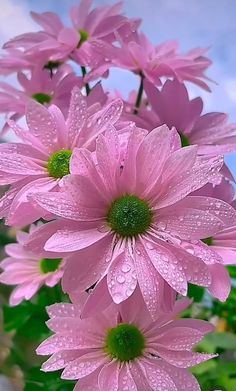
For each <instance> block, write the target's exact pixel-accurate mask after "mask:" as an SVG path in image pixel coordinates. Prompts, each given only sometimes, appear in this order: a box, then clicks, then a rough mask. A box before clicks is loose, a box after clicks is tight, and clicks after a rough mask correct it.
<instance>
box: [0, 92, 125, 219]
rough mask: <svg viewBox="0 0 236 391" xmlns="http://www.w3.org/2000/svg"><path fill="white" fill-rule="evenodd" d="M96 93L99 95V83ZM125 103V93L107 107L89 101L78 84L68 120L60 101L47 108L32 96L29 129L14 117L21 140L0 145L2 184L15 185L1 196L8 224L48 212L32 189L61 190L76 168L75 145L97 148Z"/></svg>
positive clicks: (0, 204)
mask: <svg viewBox="0 0 236 391" xmlns="http://www.w3.org/2000/svg"><path fill="white" fill-rule="evenodd" d="M94 93H95V97H96V98H97V92H96V89H95V91H94ZM91 95H92V93H91ZM102 99H103V96H102ZM88 102H92V96H90V97H89V100H88ZM122 107H123V105H122V101H121V100H120V99H117V100H115V101H113V102H111V103H109V104H108V105H107V106H106V107H105V108H104V109H102V110H101V107H100V105H99V104H98V103H97V104H95V105H91V106H90V107H87V100H86V98H85V97H83V95H82V94H81V92H80V90H79V89H78V88H77V87H75V88H74V89H73V91H72V98H71V103H70V108H69V114H68V118H67V120H66V121H65V119H64V116H63V114H62V112H61V111H60V110H59V108H58V107H56V106H54V105H52V106H50V107H49V108H46V107H44V106H43V105H41V104H39V103H38V102H35V101H33V100H32V101H31V102H30V103H29V105H28V110H27V113H26V121H27V124H28V127H29V130H28V131H25V130H23V129H22V128H20V127H19V126H18V125H16V124H15V123H14V122H13V121H10V122H9V124H10V126H11V127H12V129H13V130H14V132H15V134H16V136H18V137H19V138H20V140H21V142H20V143H6V144H1V145H0V152H1V154H0V184H1V185H11V187H10V190H8V192H7V193H6V194H5V195H4V196H3V197H2V198H1V199H0V216H1V217H5V218H6V222H7V224H9V225H16V226H25V225H27V224H29V223H31V222H33V221H35V220H37V219H38V218H40V217H43V216H44V215H45V214H44V213H43V211H42V210H40V209H39V208H35V207H33V205H32V204H31V203H30V202H29V200H28V198H27V195H28V194H29V193H37V192H45V191H46V192H47V191H51V190H58V189H59V186H60V185H61V182H62V181H63V177H64V176H66V175H68V174H69V172H70V159H71V155H72V151H73V149H74V148H75V147H79V146H80V147H86V148H93V143H94V140H95V138H96V137H97V135H98V134H99V133H102V132H103V131H104V130H105V129H106V128H107V127H108V128H109V126H110V124H115V123H116V122H117V121H118V119H119V117H120V114H121V111H122ZM99 109H100V110H99Z"/></svg>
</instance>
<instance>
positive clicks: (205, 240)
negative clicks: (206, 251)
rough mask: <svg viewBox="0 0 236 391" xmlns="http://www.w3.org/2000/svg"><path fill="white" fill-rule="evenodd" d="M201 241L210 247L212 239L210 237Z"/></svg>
mask: <svg viewBox="0 0 236 391" xmlns="http://www.w3.org/2000/svg"><path fill="white" fill-rule="evenodd" d="M202 241H203V242H204V243H206V244H207V245H208V246H212V244H213V238H212V237H209V238H205V239H202Z"/></svg>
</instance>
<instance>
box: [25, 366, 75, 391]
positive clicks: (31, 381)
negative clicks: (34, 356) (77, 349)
mask: <svg viewBox="0 0 236 391" xmlns="http://www.w3.org/2000/svg"><path fill="white" fill-rule="evenodd" d="M60 376H61V372H60V371H55V372H51V373H50V372H42V371H41V370H40V368H39V367H35V368H31V369H30V371H29V372H28V373H27V375H26V387H25V389H24V391H32V390H36V391H38V390H43V391H46V390H48V391H49V390H50V391H72V390H73V388H74V386H75V382H72V381H68V380H66V381H64V380H62V379H61V378H60Z"/></svg>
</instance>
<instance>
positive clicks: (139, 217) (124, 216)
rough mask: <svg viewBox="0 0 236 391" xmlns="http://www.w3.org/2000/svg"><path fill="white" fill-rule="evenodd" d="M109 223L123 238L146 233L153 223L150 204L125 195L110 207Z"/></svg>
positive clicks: (133, 196)
mask: <svg viewBox="0 0 236 391" xmlns="http://www.w3.org/2000/svg"><path fill="white" fill-rule="evenodd" d="M107 222H108V224H109V225H110V227H111V228H112V230H113V231H115V232H116V233H118V234H119V235H120V236H122V237H132V236H137V235H139V234H143V233H145V232H146V231H147V230H148V228H149V227H150V225H151V222H152V211H151V209H150V207H149V205H148V203H147V202H146V201H144V200H142V199H141V198H139V197H136V196H135V195H124V196H122V197H120V198H118V199H116V200H115V201H114V202H113V203H112V204H111V206H110V208H109V210H108V214H107Z"/></svg>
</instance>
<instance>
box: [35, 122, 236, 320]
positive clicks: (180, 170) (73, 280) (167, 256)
mask: <svg viewBox="0 0 236 391" xmlns="http://www.w3.org/2000/svg"><path fill="white" fill-rule="evenodd" d="M221 165H222V158H220V157H218V158H206V157H199V156H197V147H196V146H190V147H186V148H181V144H180V138H179V136H178V134H177V132H176V131H175V129H172V130H170V129H169V128H168V127H167V126H165V125H164V126H161V127H159V128H157V129H155V130H153V131H152V132H150V133H149V134H148V135H146V134H145V132H144V131H141V130H138V129H135V128H134V129H133V131H131V133H130V137H129V140H128V145H127V148H126V153H124V146H122V147H120V145H119V139H118V135H117V132H115V131H114V130H112V128H111V129H110V131H109V132H107V133H106V134H105V135H101V136H99V137H98V140H97V149H96V157H95V158H94V157H93V155H92V154H91V153H90V152H89V151H87V150H85V149H77V150H75V151H74V153H73V156H72V160H71V174H72V175H70V176H68V177H67V178H65V179H64V181H63V188H62V192H60V193H53V192H51V193H45V194H40V193H38V194H36V195H32V198H33V199H34V200H35V202H37V204H38V205H39V206H40V207H42V208H43V209H45V210H46V211H48V212H50V213H53V214H55V215H57V216H59V217H61V219H59V220H57V221H56V222H51V223H49V224H46V225H45V226H44V227H42V228H39V230H38V231H37V232H36V233H34V234H32V236H31V239H30V241H29V244H28V245H29V246H35V245H36V244H37V245H43V244H42V243H45V242H46V244H45V249H46V250H47V251H58V252H60V251H61V252H73V251H78V253H77V254H76V255H75V256H72V257H71V259H70V261H68V262H67V265H66V270H65V274H64V280H63V286H64V289H65V290H66V291H67V292H72V291H73V290H76V289H79V288H81V290H84V289H85V288H89V287H90V286H91V285H92V284H94V283H96V282H97V281H99V282H101V283H104V284H107V285H108V288H109V291H110V294H111V296H112V298H113V300H114V302H115V303H120V302H122V301H123V300H126V299H127V298H128V297H129V296H130V295H131V294H132V293H133V292H134V290H135V288H136V286H137V285H139V286H140V289H141V291H142V294H143V297H144V300H145V302H146V304H147V306H148V309H149V310H150V312H151V313H152V315H153V316H156V314H157V313H158V311H159V308H160V306H161V302H162V298H163V295H164V293H163V291H164V289H165V286H166V283H167V284H169V285H170V286H171V287H172V288H173V289H174V290H175V291H177V292H178V293H181V294H183V295H186V293H187V283H188V282H191V283H194V284H197V285H202V286H206V287H210V286H211V284H212V275H211V268H212V266H214V264H215V263H217V265H218V262H219V261H218V259H217V258H214V257H213V256H209V253H208V252H207V251H205V249H204V248H202V249H199V251H198V253H197V256H196V254H194V253H193V252H191V250H188V247H191V244H192V241H195V242H196V241H197V243H198V242H200V239H204V238H206V237H209V236H212V235H214V234H215V233H217V232H219V231H220V230H222V229H223V228H225V227H228V226H231V225H232V224H233V223H235V221H236V212H235V210H234V209H233V208H232V207H231V206H230V205H228V204H227V203H225V202H223V201H221V200H217V199H214V198H209V197H197V196H190V195H189V194H190V193H191V192H193V191H194V190H197V189H199V188H201V187H202V186H204V185H205V184H206V183H207V182H208V181H209V180H212V179H213V178H214V177H215V176H216V175H218V171H219V170H220V168H221ZM183 242H184V243H185V248H183ZM199 247H200V246H199ZM29 248H30V247H29ZM218 267H219V269H220V268H222V269H224V267H223V266H222V265H220V264H219V265H218ZM229 287H230V281H229V280H228V282H227V283H225V290H229ZM95 289H96V288H95ZM216 295H217V293H216ZM220 295H221V292H219V296H220ZM220 297H221V296H220Z"/></svg>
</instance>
